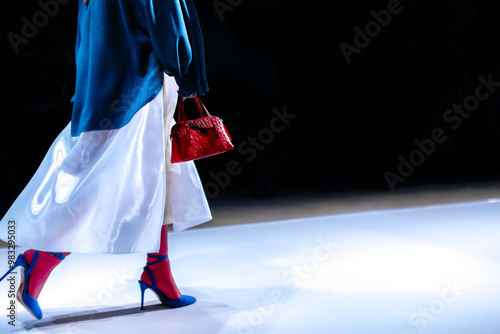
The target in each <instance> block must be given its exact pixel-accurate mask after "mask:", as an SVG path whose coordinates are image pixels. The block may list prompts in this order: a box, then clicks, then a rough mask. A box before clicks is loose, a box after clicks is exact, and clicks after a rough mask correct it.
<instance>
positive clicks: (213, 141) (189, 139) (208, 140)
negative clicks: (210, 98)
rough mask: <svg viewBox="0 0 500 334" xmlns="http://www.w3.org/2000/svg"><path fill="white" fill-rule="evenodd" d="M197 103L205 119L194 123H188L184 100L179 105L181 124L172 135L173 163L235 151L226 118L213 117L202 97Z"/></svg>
mask: <svg viewBox="0 0 500 334" xmlns="http://www.w3.org/2000/svg"><path fill="white" fill-rule="evenodd" d="M194 100H195V102H196V105H197V106H198V111H199V112H200V116H201V118H197V119H193V120H187V118H186V112H185V111H184V103H183V101H182V98H181V97H179V101H178V102H177V114H178V123H176V124H175V125H174V126H173V127H172V131H171V132H170V139H171V140H172V157H171V160H170V161H171V162H172V163H176V162H183V161H190V160H196V159H200V158H205V157H209V156H212V155H215V154H219V153H223V152H226V151H228V150H231V149H233V148H234V146H233V144H232V143H231V136H230V135H229V133H228V132H227V129H226V127H225V126H224V123H223V122H222V119H220V118H219V117H217V116H212V115H210V113H209V112H208V110H207V108H206V107H205V105H204V104H203V103H202V102H201V100H200V98H199V97H197V96H195V97H194ZM204 113H206V115H207V116H205V114H204ZM181 118H182V119H181Z"/></svg>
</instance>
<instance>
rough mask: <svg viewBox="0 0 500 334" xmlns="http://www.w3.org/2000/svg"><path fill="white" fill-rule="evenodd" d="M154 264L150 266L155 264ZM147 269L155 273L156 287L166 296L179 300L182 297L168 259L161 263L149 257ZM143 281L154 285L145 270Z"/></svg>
mask: <svg viewBox="0 0 500 334" xmlns="http://www.w3.org/2000/svg"><path fill="white" fill-rule="evenodd" d="M155 261H156V262H157V263H154V264H149V263H153V262H155ZM147 267H148V268H149V269H150V270H151V271H152V272H153V275H154V277H155V280H156V285H157V287H158V289H159V290H160V291H161V292H163V293H164V294H165V296H167V297H168V298H170V299H178V298H180V297H181V296H182V294H181V293H180V291H179V289H178V288H177V285H176V284H175V281H174V278H173V276H172V272H171V271H170V261H169V259H168V258H166V259H164V260H162V261H159V262H158V258H152V257H149V256H148V264H147ZM141 281H143V282H145V283H147V284H149V285H153V282H152V281H151V278H150V277H149V275H148V273H147V272H146V271H145V270H144V272H143V273H142V276H141Z"/></svg>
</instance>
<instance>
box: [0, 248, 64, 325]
mask: <svg viewBox="0 0 500 334" xmlns="http://www.w3.org/2000/svg"><path fill="white" fill-rule="evenodd" d="M69 254H70V253H49V252H43V251H37V250H34V249H29V250H27V251H26V252H24V253H22V254H19V256H18V257H17V260H16V262H15V263H14V265H13V266H12V268H11V269H9V270H8V271H7V273H6V274H5V275H3V276H2V278H0V281H1V280H3V279H4V278H5V277H6V276H7V275H8V274H9V273H10V272H12V270H13V269H15V268H17V267H22V268H23V271H22V276H21V284H20V285H19V290H18V291H17V299H18V300H19V302H21V304H23V305H24V307H26V309H27V310H28V311H29V312H30V313H31V314H32V315H33V316H34V317H36V318H37V319H42V310H41V309H40V307H39V306H38V301H37V299H38V296H39V295H40V292H41V291H42V288H43V286H44V285H45V282H46V281H47V279H48V278H49V275H50V273H51V272H52V270H54V268H55V267H57V265H58V264H59V263H61V261H62V260H64V259H65V258H66V256H68V255H69Z"/></svg>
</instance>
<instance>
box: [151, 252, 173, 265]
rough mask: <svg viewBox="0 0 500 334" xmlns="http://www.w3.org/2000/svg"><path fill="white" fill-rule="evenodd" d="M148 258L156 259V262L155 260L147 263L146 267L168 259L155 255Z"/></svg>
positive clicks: (164, 256) (165, 256)
mask: <svg viewBox="0 0 500 334" xmlns="http://www.w3.org/2000/svg"><path fill="white" fill-rule="evenodd" d="M148 257H152V258H155V259H158V260H155V261H152V262H149V261H148V262H147V263H146V266H150V265H153V264H157V263H160V262H161V261H163V260H165V259H168V255H155V254H148Z"/></svg>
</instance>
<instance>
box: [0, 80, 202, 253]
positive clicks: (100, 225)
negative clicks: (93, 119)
mask: <svg viewBox="0 0 500 334" xmlns="http://www.w3.org/2000/svg"><path fill="white" fill-rule="evenodd" d="M177 89H178V87H177V84H176V83H175V80H174V79H173V78H172V77H168V76H165V80H164V85H163V90H162V92H161V93H159V94H158V95H157V96H156V97H155V99H154V100H152V101H151V102H150V103H148V104H147V105H146V106H144V107H143V108H142V109H141V110H139V111H138V112H137V113H136V115H135V116H134V117H133V119H132V120H131V121H130V123H129V124H127V125H126V126H125V127H123V128H120V129H117V130H105V131H91V132H85V133H82V134H81V135H80V136H79V137H71V135H70V125H71V123H70V124H68V126H66V128H65V129H64V130H63V131H62V132H61V134H60V135H59V136H58V137H57V139H56V140H55V141H54V143H53V144H52V146H51V147H50V149H49V151H48V152H47V154H46V156H45V158H44V159H43V161H42V163H41V165H40V167H39V168H38V170H37V171H36V173H35V175H34V176H33V178H32V179H31V180H30V182H29V183H28V185H27V186H26V187H25V189H24V190H23V191H22V193H21V194H20V195H19V197H18V198H17V199H16V201H15V202H14V204H13V205H12V206H11V208H10V209H9V211H8V212H7V214H6V215H5V216H4V217H3V219H2V221H1V224H0V226H1V228H0V231H1V232H0V239H2V240H4V241H6V240H7V227H6V226H7V224H8V221H15V226H16V229H15V238H16V239H15V241H16V245H18V246H23V247H29V248H34V249H38V250H45V251H60V252H80V253H133V252H154V251H157V250H158V249H159V244H160V230H161V226H162V225H163V224H164V223H170V224H173V226H174V231H181V230H184V229H186V228H189V227H192V226H195V225H198V224H201V223H203V222H206V221H208V220H210V219H212V217H211V214H210V209H209V206H208V203H207V200H206V197H205V194H204V191H203V186H202V184H201V181H200V178H199V175H198V172H197V170H196V167H195V165H194V163H193V162H187V163H180V164H171V163H170V140H169V134H170V129H171V127H172V126H173V124H174V120H173V114H174V112H175V106H176V102H177Z"/></svg>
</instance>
